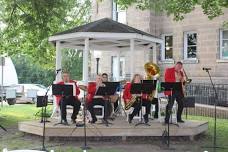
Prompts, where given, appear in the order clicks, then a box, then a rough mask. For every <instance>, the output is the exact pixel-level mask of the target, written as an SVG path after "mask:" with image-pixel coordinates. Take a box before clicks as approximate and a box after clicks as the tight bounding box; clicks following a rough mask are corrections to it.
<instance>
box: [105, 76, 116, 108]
mask: <svg viewBox="0 0 228 152" xmlns="http://www.w3.org/2000/svg"><path fill="white" fill-rule="evenodd" d="M102 82H109V81H108V74H107V73H103V74H102ZM110 99H111V103H112V109H113V110H112V109H111V110H112V111H116V109H117V107H118V100H119V95H118V94H115V95H112V96H110Z"/></svg>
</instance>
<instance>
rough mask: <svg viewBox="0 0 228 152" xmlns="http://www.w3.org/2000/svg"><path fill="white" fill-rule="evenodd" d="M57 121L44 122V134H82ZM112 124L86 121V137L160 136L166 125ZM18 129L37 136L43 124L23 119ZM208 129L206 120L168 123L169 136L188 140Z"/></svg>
mask: <svg viewBox="0 0 228 152" xmlns="http://www.w3.org/2000/svg"><path fill="white" fill-rule="evenodd" d="M57 122H58V121H57V120H56V119H50V122H47V123H46V136H47V137H49V138H51V137H70V138H72V137H74V138H76V137H82V136H84V127H76V125H73V124H70V126H64V125H61V124H60V125H56V126H55V125H54V124H56V123H57ZM110 122H112V123H113V124H112V125H109V126H108V127H107V126H105V125H104V124H99V122H98V123H96V124H89V123H87V137H121V138H122V139H126V138H127V137H137V136H140V137H161V136H162V134H163V132H164V130H165V128H167V125H164V124H162V123H160V122H158V121H157V120H150V123H149V124H150V126H145V125H140V126H135V124H136V123H137V122H138V121H136V120H134V121H133V123H132V124H128V122H127V121H126V120H124V118H116V119H115V120H114V121H110ZM18 125H19V126H18V127H19V130H20V131H22V132H25V133H29V134H34V135H38V136H42V135H43V124H42V123H40V122H39V120H34V121H25V122H20V123H19V124H18ZM207 130H208V122H206V121H190V120H186V121H185V123H179V127H178V126H176V125H170V136H175V137H189V139H190V140H193V139H194V136H197V135H199V134H202V133H204V132H205V131H207Z"/></svg>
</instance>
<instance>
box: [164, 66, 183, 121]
mask: <svg viewBox="0 0 228 152" xmlns="http://www.w3.org/2000/svg"><path fill="white" fill-rule="evenodd" d="M182 68H183V64H182V62H177V63H176V65H175V66H174V67H172V68H167V69H166V70H165V82H184V73H183V71H182ZM165 95H167V96H168V98H169V102H168V104H167V106H166V116H165V123H168V122H169V118H170V114H171V111H172V108H173V104H174V101H175V100H176V101H177V103H178V110H177V122H180V123H183V122H184V121H183V120H182V119H181V115H182V112H183V107H184V105H183V100H184V94H183V91H182V90H180V91H173V92H172V93H171V91H165ZM171 95H172V96H171Z"/></svg>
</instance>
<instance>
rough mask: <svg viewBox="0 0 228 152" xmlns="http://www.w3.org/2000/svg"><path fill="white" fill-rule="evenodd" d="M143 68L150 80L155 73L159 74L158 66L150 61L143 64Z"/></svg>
mask: <svg viewBox="0 0 228 152" xmlns="http://www.w3.org/2000/svg"><path fill="white" fill-rule="evenodd" d="M144 69H145V71H146V74H147V78H146V79H147V80H151V79H152V77H153V76H155V75H158V76H159V74H160V69H159V67H158V66H157V65H156V64H154V63H152V62H147V63H146V64H145V65H144Z"/></svg>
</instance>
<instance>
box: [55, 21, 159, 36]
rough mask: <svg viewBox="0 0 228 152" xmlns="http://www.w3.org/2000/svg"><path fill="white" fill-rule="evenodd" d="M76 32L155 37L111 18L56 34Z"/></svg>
mask: <svg viewBox="0 0 228 152" xmlns="http://www.w3.org/2000/svg"><path fill="white" fill-rule="evenodd" d="M76 32H107V33H138V34H142V35H147V36H151V37H155V36H153V35H151V34H149V33H146V32H143V31H141V30H138V29H136V28H133V27H130V26H128V25H125V24H122V23H119V22H116V21H114V20H112V19H109V18H103V19H100V20H97V21H94V22H91V23H88V24H85V25H82V26H78V27H75V28H72V29H69V30H66V31H63V32H60V33H56V34H54V35H62V34H69V33H76Z"/></svg>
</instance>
